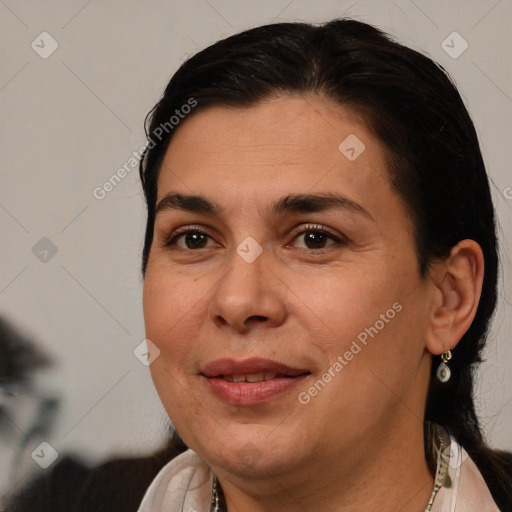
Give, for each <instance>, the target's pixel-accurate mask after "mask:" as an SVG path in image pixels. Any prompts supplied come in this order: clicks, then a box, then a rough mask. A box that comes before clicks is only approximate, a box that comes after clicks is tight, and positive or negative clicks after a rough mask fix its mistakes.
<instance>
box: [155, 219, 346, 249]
mask: <svg viewBox="0 0 512 512" xmlns="http://www.w3.org/2000/svg"><path fill="white" fill-rule="evenodd" d="M192 233H197V234H200V235H206V236H208V237H209V238H211V239H212V238H213V237H212V236H211V235H210V234H209V233H208V232H207V231H205V230H204V228H201V229H200V228H195V227H193V226H186V227H184V228H180V229H178V230H176V231H174V232H173V233H171V235H170V236H169V237H168V238H167V239H166V240H165V242H164V246H165V247H167V248H171V247H172V246H174V245H176V242H177V240H178V239H179V238H180V237H181V236H183V235H187V234H192ZM306 233H319V234H322V235H326V236H327V237H328V238H329V239H331V240H332V241H334V242H336V244H335V245H338V246H347V245H348V243H349V240H348V239H347V238H346V237H343V236H341V235H338V234H336V233H335V232H333V231H331V230H330V229H328V228H326V227H325V226H321V225H318V224H306V225H305V226H301V230H300V231H297V232H295V233H294V235H293V238H292V240H295V239H296V238H298V237H299V236H300V235H304V234H306ZM331 247H333V246H328V247H322V248H320V249H308V248H303V247H301V248H300V249H303V250H305V251H312V252H321V251H325V250H328V249H329V248H331ZM180 249H181V250H183V251H188V252H199V251H200V250H201V249H182V248H180Z"/></svg>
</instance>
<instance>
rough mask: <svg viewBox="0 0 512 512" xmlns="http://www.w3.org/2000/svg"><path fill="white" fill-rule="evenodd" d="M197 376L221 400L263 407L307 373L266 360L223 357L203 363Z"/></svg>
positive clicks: (301, 369)
mask: <svg viewBox="0 0 512 512" xmlns="http://www.w3.org/2000/svg"><path fill="white" fill-rule="evenodd" d="M201 374H202V376H204V377H205V378H206V380H207V381H208V384H209V386H210V389H211V391H213V393H214V394H215V395H216V396H218V397H219V398H221V399H222V400H223V401H226V402H227V403H229V404H231V405H237V406H247V405H256V404H263V403H266V402H269V401H271V400H273V399H275V398H277V397H279V396H280V395H282V394H284V393H286V392H289V391H290V390H291V389H293V388H294V387H295V386H296V385H297V384H298V383H299V382H300V381H301V380H303V379H304V378H306V377H307V376H308V375H309V374H310V372H309V371H308V370H306V369H303V368H293V367H290V366H287V365H285V364H282V363H278V362H276V361H272V360H269V359H261V358H251V359H245V360H242V361H236V360H234V359H229V358H225V359H218V360H216V361H213V362H211V363H209V364H207V365H206V366H205V367H204V368H203V369H202V372H201Z"/></svg>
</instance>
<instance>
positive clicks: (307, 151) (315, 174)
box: [158, 96, 391, 203]
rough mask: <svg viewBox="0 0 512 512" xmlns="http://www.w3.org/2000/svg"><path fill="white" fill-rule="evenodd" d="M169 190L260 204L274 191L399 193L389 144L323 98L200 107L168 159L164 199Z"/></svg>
mask: <svg viewBox="0 0 512 512" xmlns="http://www.w3.org/2000/svg"><path fill="white" fill-rule="evenodd" d="M384 189H385V190H384ZM169 190H173V191H177V192H181V193H186V194H191V193H193V194H197V195H201V194H203V195H207V196H210V197H211V196H212V195H215V196H216V197H217V198H218V199H219V200H225V201H229V200H241V199H245V200H246V201H251V198H253V200H257V202H258V203H261V202H264V201H265V200H266V199H267V198H270V196H271V195H272V193H273V192H275V194H276V195H280V196H282V195H283V194H284V193H285V192H288V193H289V192H294V193H310V192H312V191H321V192H327V191H329V192H330V191H336V192H343V193H344V194H345V195H348V196H349V197H351V198H352V199H354V200H355V201H358V202H359V201H361V200H362V199H363V196H368V194H370V195H372V194H374V193H375V192H376V191H381V192H383V191H384V192H387V193H391V187H390V185H389V179H388V171H387V164H386V159H385V151H384V148H383V146H382V144H381V143H380V142H379V141H378V140H377V139H376V138H375V136H374V135H373V134H372V133H371V132H370V130H368V129H367V128H366V126H365V125H364V123H363V122H362V121H361V119H360V118H359V117H358V116H357V115H356V113H354V112H352V111H350V110H348V109H344V108H342V107H340V106H338V105H335V104H333V103H331V102H328V101H325V100H322V99H320V98H318V97H316V96H310V97H297V96H284V97H277V98H272V99H270V100H267V101H264V102H261V103H259V104H257V105H254V106H251V107H247V108H233V107H224V106H218V107H210V108H207V109H205V110H202V111H201V110H199V111H197V112H196V113H194V114H193V115H192V116H190V118H188V119H185V120H184V121H183V122H182V124H181V125H180V126H179V128H178V129H177V131H176V133H175V134H174V137H173V138H172V140H171V143H170V145H169V148H168V150H167V153H166V155H165V157H164V161H163V164H162V168H161V171H160V175H159V180H158V199H161V198H162V197H163V196H164V195H166V194H167V193H168V192H169Z"/></svg>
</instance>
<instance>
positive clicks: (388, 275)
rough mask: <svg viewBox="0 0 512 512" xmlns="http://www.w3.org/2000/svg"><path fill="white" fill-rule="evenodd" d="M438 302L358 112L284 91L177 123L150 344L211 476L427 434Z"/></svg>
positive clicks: (378, 149) (157, 251)
mask: <svg viewBox="0 0 512 512" xmlns="http://www.w3.org/2000/svg"><path fill="white" fill-rule="evenodd" d="M431 298H432V290H431V286H430V284H429V280H426V279H425V280H422V279H420V276H419V273H418V261H417V256H416V252H415V246H414V242H413V225H412V221H411V218H410V216H409V214H408V212H407V209H406V207H405V206H404V204H403V202H402V201H401V199H400V198H399V196H398V195H397V194H396V192H395V191H394V190H393V189H392V187H391V185H390V180H389V172H388V168H387V164H386V160H385V155H384V150H383V146H382V145H381V143H380V142H379V141H378V140H377V139H376V138H375V137H374V135H373V134H372V133H371V132H370V131H369V130H368V129H367V128H365V126H364V124H362V122H360V121H358V118H357V117H356V116H355V115H353V114H352V113H351V112H350V111H348V110H345V109H342V108H341V107H339V106H336V105H334V104H331V103H329V102H327V101H325V100H322V99H320V98H317V97H307V98H305V97H297V96H295V97H292V96H289V97H285V96H283V97H280V98H276V99H272V100H269V101H266V102H263V103H260V104H258V105H256V106H252V107H250V108H244V109H241V108H227V107H212V108H209V109H206V110H204V111H200V112H198V113H196V114H194V115H193V116H191V117H190V118H189V119H186V120H185V121H183V122H182V125H180V126H179V127H178V128H177V132H176V133H175V135H174V137H173V139H172V142H171V144H170V146H169V149H168V151H167V154H166V156H165V159H164V162H163V166H162V169H161V173H160V176H159V180H158V199H157V214H156V221H155V235H154V240H153V244H152V247H151V251H150V256H149V261H148V266H147V272H146V277H145V283H144V316H145V323H146V336H147V338H149V339H150V340H151V341H152V342H153V343H154V344H155V345H156V347H158V349H159V350H160V355H159V356H158V357H157V358H156V359H155V361H154V362H153V363H152V364H151V373H152V377H153V380H154V382H155V386H156V388H157V390H158V393H159V395H160V398H161V400H162V402H163V404H164V406H165V408H166V410H167V412H168V414H169V416H170V418H171V420H172V422H173V424H174V425H175V427H176V428H177V430H178V432H179V433H180V435H181V436H182V438H183V439H184V441H185V442H186V443H187V445H188V446H189V447H191V448H192V449H194V450H195V451H196V452H197V453H198V454H199V455H200V456H201V457H203V459H205V460H206V461H207V462H208V463H209V464H210V465H211V466H212V467H214V468H217V470H219V471H221V472H222V471H225V472H232V473H236V474H238V475H243V474H244V472H245V473H246V474H247V475H249V474H250V475H251V476H252V477H253V478H257V477H258V475H265V474H269V472H270V473H271V474H273V475H277V474H279V472H289V471H292V470H295V469H296V468H299V467H301V468H309V469H310V470H311V471H315V470H320V468H322V467H324V466H325V465H326V464H327V465H328V464H329V461H330V460H332V461H340V460H353V461H357V460H360V458H361V457H363V456H364V454H365V453H368V454H372V453H374V452H372V450H377V449H378V447H379V443H381V442H382V440H383V439H385V438H386V436H387V435H391V433H392V432H393V435H400V432H410V431H411V429H412V430H414V431H417V432H420V431H421V432H422V428H423V423H422V422H423V408H424V401H425V395H426V390H427V386H428V376H429V370H430V358H429V357H428V354H427V352H426V351H425V332H426V331H427V329H428V322H429V319H428V311H429V307H428V304H429V301H430V300H432V299H431ZM343 457H344V459H343Z"/></svg>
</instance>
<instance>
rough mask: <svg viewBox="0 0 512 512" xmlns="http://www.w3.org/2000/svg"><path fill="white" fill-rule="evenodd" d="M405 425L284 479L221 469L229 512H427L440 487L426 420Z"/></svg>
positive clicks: (313, 462)
mask: <svg viewBox="0 0 512 512" xmlns="http://www.w3.org/2000/svg"><path fill="white" fill-rule="evenodd" d="M400 425H401V427H397V426H396V425H394V426H393V427H390V428H389V429H387V431H386V432H383V431H382V430H381V431H380V432H379V433H378V435H377V436H376V438H375V439H372V442H371V443H369V442H365V447H364V450H363V449H362V448H361V447H356V448H355V449H353V450H352V451H351V452H349V453H346V452H344V453H343V454H336V455H335V456H333V457H332V458H330V459H328V458H326V457H325V456H322V457H321V458H319V460H316V461H314V460H312V461H310V463H308V464H303V465H302V467H300V468H294V469H293V470H291V471H289V472H288V473H287V474H286V475H282V474H280V475H279V477H277V476H275V475H270V474H269V475H267V478H260V479H258V480H254V479H251V480H250V479H240V478H236V477H234V476H233V475H230V474H223V472H222V471H221V470H220V471H219V472H217V471H215V473H216V474H217V475H219V480H220V483H221V486H222V489H223V492H224V495H225V499H226V504H227V509H228V512H231V511H232V510H235V511H236V510H244V511H245V512H277V511H279V512H292V511H294V512H295V511H296V510H308V512H317V511H318V512H320V511H321V512H348V511H349V510H350V511H351V512H363V511H364V512H366V511H368V510H379V512H388V511H389V512H396V511H397V510H407V511H410V512H416V511H417V512H423V511H424V510H425V506H426V505H427V503H428V500H429V498H430V495H431V493H432V489H433V486H434V479H433V476H432V475H431V474H430V472H429V469H428V466H427V462H426V460H425V453H424V442H423V424H422V423H421V421H420V420H419V419H418V418H417V417H415V416H413V415H410V413H409V421H408V422H405V423H404V422H402V423H400ZM324 455H325V454H324ZM320 459H321V460H320Z"/></svg>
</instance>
